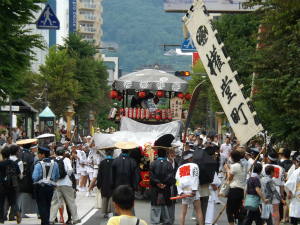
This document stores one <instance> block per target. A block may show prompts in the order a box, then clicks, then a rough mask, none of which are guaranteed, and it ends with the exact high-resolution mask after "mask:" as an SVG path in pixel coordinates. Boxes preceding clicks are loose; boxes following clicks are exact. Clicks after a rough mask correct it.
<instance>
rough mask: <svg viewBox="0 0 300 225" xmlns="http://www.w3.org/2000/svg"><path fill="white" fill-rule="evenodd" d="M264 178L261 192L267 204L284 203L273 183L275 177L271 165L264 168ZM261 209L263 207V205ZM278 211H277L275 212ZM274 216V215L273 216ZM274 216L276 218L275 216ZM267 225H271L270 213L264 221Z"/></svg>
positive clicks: (273, 168)
mask: <svg viewBox="0 0 300 225" xmlns="http://www.w3.org/2000/svg"><path fill="white" fill-rule="evenodd" d="M264 171H265V174H266V176H264V177H262V179H261V191H262V193H263V195H264V197H265V198H267V199H268V200H269V203H270V204H272V205H273V203H276V204H278V202H280V201H281V202H283V203H284V204H285V202H284V200H283V199H282V196H281V195H280V192H279V191H278V190H277V188H276V184H275V181H274V179H273V177H274V175H275V167H274V166H273V165H268V166H266V167H265V168H264ZM263 207H265V206H264V205H263ZM277 211H278V210H277ZM274 216H275V215H274ZM276 216H278V215H277V214H276ZM266 222H267V225H273V221H272V213H270V215H269V218H268V219H266Z"/></svg>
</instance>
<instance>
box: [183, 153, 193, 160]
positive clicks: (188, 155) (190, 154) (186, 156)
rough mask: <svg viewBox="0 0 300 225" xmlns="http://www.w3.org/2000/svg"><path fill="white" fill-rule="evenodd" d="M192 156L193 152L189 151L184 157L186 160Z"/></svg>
mask: <svg viewBox="0 0 300 225" xmlns="http://www.w3.org/2000/svg"><path fill="white" fill-rule="evenodd" d="M191 157H193V154H192V153H189V154H187V155H185V156H184V157H183V159H184V160H187V159H189V158H191Z"/></svg>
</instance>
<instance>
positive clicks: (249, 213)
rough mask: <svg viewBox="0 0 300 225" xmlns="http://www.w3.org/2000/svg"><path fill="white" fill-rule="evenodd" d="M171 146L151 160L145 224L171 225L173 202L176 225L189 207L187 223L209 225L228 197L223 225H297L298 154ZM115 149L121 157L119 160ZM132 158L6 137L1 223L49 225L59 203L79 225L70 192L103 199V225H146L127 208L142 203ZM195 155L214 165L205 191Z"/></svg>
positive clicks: (90, 143)
mask: <svg viewBox="0 0 300 225" xmlns="http://www.w3.org/2000/svg"><path fill="white" fill-rule="evenodd" d="M97 132H98V133H99V132H100V129H97ZM166 136H168V135H166ZM169 136H172V135H169ZM173 140H174V137H173V138H172V137H171V138H170V137H169V138H166V140H165V141H162V142H160V144H159V145H157V143H156V144H155V146H152V148H153V149H154V150H156V156H155V157H154V161H153V162H151V163H150V165H149V179H150V184H151V188H150V189H149V190H150V198H151V207H150V212H149V213H150V221H151V224H155V225H156V224H160V223H163V224H170V225H171V224H174V223H176V222H175V203H176V202H178V201H179V200H178V199H181V203H182V211H181V214H180V221H178V222H179V223H180V225H184V223H185V220H186V213H187V208H188V207H194V212H193V218H191V219H193V220H196V224H200V225H204V224H213V223H214V219H215V216H216V215H217V212H216V210H215V206H216V204H218V202H219V196H223V197H227V207H226V214H227V218H228V222H229V224H234V223H235V222H237V223H239V224H245V225H249V224H252V222H253V221H255V223H256V224H258V225H262V224H264V223H267V224H268V225H271V224H275V225H278V224H279V222H280V221H282V222H288V221H290V222H291V223H292V224H293V225H297V224H298V220H299V217H300V209H299V205H300V203H299V202H300V169H299V165H300V155H299V154H298V152H295V151H294V152H291V151H290V150H289V149H287V148H283V149H279V151H278V152H276V151H275V150H274V149H273V150H272V149H271V150H269V151H266V150H265V149H263V148H262V146H261V144H260V142H249V145H248V146H241V145H240V143H239V141H238V140H237V139H236V138H233V139H232V140H231V139H230V137H226V138H225V142H224V143H223V144H221V143H220V141H219V140H218V137H217V136H212V137H209V136H207V135H206V132H205V131H202V132H198V131H197V132H195V134H190V135H188V137H187V140H186V144H185V146H184V147H185V151H184V152H183V153H182V154H176V153H178V151H176V150H175V149H176V148H177V147H178V146H175V147H172V141H173ZM115 149H120V150H121V153H120V154H119V155H117V156H116V155H115V154H114V152H115ZM135 151H140V148H139V146H138V145H137V144H136V143H132V142H119V143H116V144H115V145H114V146H110V147H106V148H97V147H96V146H95V142H94V140H93V138H92V137H91V136H84V137H83V138H82V142H76V143H72V142H70V140H69V139H66V140H65V141H64V143H61V142H57V143H52V142H49V143H47V145H42V146H37V145H36V144H35V143H32V140H29V139H26V138H24V139H21V140H19V141H17V142H16V143H14V141H13V140H12V139H11V138H10V137H8V138H7V142H6V143H5V144H3V145H2V150H1V156H2V161H1V162H0V172H1V174H0V223H4V221H5V220H9V221H11V220H16V222H17V223H20V222H21V219H22V218H26V217H27V216H26V214H32V213H36V214H37V216H38V218H39V219H41V224H55V223H57V222H59V220H60V218H59V216H58V210H59V208H61V203H64V204H65V206H66V207H65V208H66V210H67V214H68V219H67V221H66V224H72V223H73V224H77V223H80V222H81V221H80V219H79V217H78V213H77V206H76V204H75V198H76V192H78V191H81V192H86V196H87V197H90V196H95V195H97V196H98V197H99V196H101V199H102V201H101V202H102V206H101V209H102V213H103V217H104V218H108V217H109V213H113V214H114V215H115V216H117V217H113V218H110V220H109V221H108V224H109V225H114V224H119V222H120V221H121V220H122V221H123V220H124V221H125V222H126V223H128V224H133V223H134V224H137V222H139V223H144V224H146V222H145V221H143V220H141V221H139V220H138V219H137V218H136V217H135V210H134V207H133V206H134V204H133V202H134V198H135V197H136V198H137V197H138V198H140V196H141V191H142V193H144V191H143V187H142V186H141V183H140V182H141V181H142V176H141V172H140V168H139V163H140V162H139V161H138V160H137V159H136V157H134V154H132V153H133V152H135ZM201 151H202V152H206V153H207V155H208V156H209V157H211V158H212V160H213V161H214V162H215V169H214V171H213V173H214V175H213V177H212V179H211V181H210V182H209V183H207V182H206V183H201V182H200V180H201V179H200V178H201V176H204V175H203V174H202V172H201V169H200V165H199V162H197V163H196V162H194V155H195V154H198V153H199V152H201ZM292 153H293V154H292ZM224 182H225V183H224ZM223 189H224V190H225V189H227V192H226V193H225V191H224V190H223ZM124 193H127V194H126V196H123V194H124ZM137 193H140V194H137ZM224 193H225V194H224ZM172 197H175V198H176V199H174V200H172V199H171V198H172ZM249 202H250V203H249ZM9 208H10V210H9Z"/></svg>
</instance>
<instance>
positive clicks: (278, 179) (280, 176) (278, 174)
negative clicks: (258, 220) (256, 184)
mask: <svg viewBox="0 0 300 225" xmlns="http://www.w3.org/2000/svg"><path fill="white" fill-rule="evenodd" d="M266 160H267V164H265V165H264V166H263V172H262V176H267V175H266V172H265V168H266V167H267V166H269V165H272V166H274V170H275V173H274V177H273V180H274V181H275V184H276V189H277V191H278V192H279V193H280V195H281V196H282V197H283V191H284V179H285V177H284V171H283V169H282V167H281V166H279V165H278V164H277V153H276V152H271V153H270V154H269V155H268V157H267V159H266ZM272 204H273V210H274V218H275V225H279V222H280V213H279V204H280V201H279V200H278V199H273V201H272Z"/></svg>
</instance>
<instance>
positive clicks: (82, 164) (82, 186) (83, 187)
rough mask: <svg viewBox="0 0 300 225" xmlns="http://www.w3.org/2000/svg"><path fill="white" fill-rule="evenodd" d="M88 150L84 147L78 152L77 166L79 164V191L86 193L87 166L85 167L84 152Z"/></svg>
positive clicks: (86, 146)
mask: <svg viewBox="0 0 300 225" xmlns="http://www.w3.org/2000/svg"><path fill="white" fill-rule="evenodd" d="M77 146H78V145H77ZM88 148H89V147H88V145H84V146H83V150H80V152H79V154H78V156H79V158H80V160H79V164H80V167H79V168H80V184H79V191H87V187H86V183H87V180H88V174H87V166H86V152H87V151H88ZM77 149H78V148H77ZM78 150H79V149H78Z"/></svg>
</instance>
